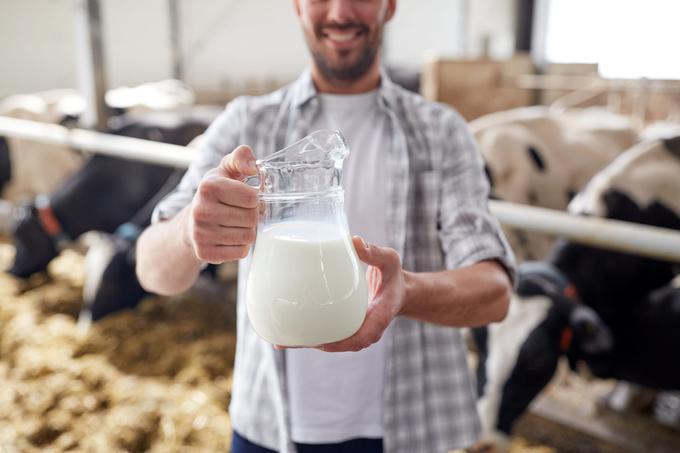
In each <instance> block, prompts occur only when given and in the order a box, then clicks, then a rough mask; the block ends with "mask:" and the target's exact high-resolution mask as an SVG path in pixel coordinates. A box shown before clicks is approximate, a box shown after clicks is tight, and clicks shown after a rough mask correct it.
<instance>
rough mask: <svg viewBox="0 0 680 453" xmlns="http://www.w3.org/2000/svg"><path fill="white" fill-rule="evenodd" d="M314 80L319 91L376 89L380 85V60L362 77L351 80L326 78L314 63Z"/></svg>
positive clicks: (339, 91) (357, 92)
mask: <svg viewBox="0 0 680 453" xmlns="http://www.w3.org/2000/svg"><path fill="white" fill-rule="evenodd" d="M312 80H313V81H314V85H315V86H316V90H317V91H318V92H319V93H328V94H359V93H366V92H368V91H371V90H375V89H376V88H378V87H379V86H380V61H379V59H378V58H376V59H375V61H374V62H373V65H372V66H371V68H370V69H369V70H368V71H367V72H366V74H364V75H363V76H361V78H359V79H356V80H351V81H342V80H335V79H333V80H331V79H328V78H326V77H325V76H324V75H323V74H322V73H321V71H320V70H319V68H318V67H317V66H316V65H315V64H313V63H312Z"/></svg>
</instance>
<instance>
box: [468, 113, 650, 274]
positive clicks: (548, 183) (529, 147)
mask: <svg viewBox="0 0 680 453" xmlns="http://www.w3.org/2000/svg"><path fill="white" fill-rule="evenodd" d="M470 130H471V131H472V133H473V135H474V137H475V140H476V141H477V143H478V145H479V150H480V153H481V155H482V157H483V158H484V162H485V164H486V173H487V176H488V178H489V182H490V184H491V189H492V197H493V198H495V199H499V200H504V201H509V202H514V203H522V204H528V205H533V206H538V207H543V208H549V209H559V210H564V209H565V208H566V207H567V204H568V203H569V201H570V200H571V198H572V197H573V195H575V194H576V193H577V192H579V191H580V190H581V189H583V187H585V185H586V183H587V182H588V181H589V180H590V178H592V176H593V175H595V173H597V172H598V171H600V170H601V169H603V168H604V167H605V166H606V165H607V164H609V162H611V161H612V160H613V159H615V158H616V157H617V156H618V155H619V154H620V153H622V152H623V151H625V150H626V149H628V148H630V147H631V146H633V145H634V144H635V143H636V142H637V139H638V137H637V133H636V132H635V130H634V128H633V126H632V124H631V123H630V121H629V120H627V119H626V118H623V117H621V116H619V115H615V114H613V113H609V112H606V111H603V110H601V109H574V110H570V111H567V112H564V113H561V114H555V113H554V112H552V111H551V110H550V109H549V108H547V107H542V106H536V107H525V108H518V109H513V110H507V111H503V112H496V113H491V114H489V115H485V116H483V117H481V118H478V119H476V120H474V121H472V122H471V123H470ZM505 232H506V236H507V238H508V240H509V242H510V244H511V246H512V248H513V250H514V251H515V255H516V256H517V259H518V261H524V260H536V259H542V258H544V257H545V255H546V253H547V252H548V250H549V249H550V247H551V246H552V243H553V240H552V238H550V237H547V236H543V235H540V234H535V233H532V234H529V233H526V232H524V231H521V230H517V229H512V228H505Z"/></svg>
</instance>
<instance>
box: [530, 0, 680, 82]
mask: <svg viewBox="0 0 680 453" xmlns="http://www.w3.org/2000/svg"><path fill="white" fill-rule="evenodd" d="M540 1H541V0H539V2H540ZM542 2H543V3H542V4H541V5H539V7H542V8H543V14H540V15H539V16H538V18H537V19H538V20H539V21H541V20H542V21H544V23H543V24H540V25H543V27H540V26H539V29H542V30H544V31H543V32H542V33H541V32H539V33H538V36H537V38H538V39H539V40H541V39H542V40H543V42H542V43H541V44H542V46H538V47H539V49H540V50H539V55H538V57H539V59H540V60H542V61H547V62H556V63H598V64H599V70H600V74H601V75H602V76H603V77H608V78H639V77H647V78H653V79H680V49H679V45H678V43H679V42H680V29H679V28H678V26H677V24H678V20H679V18H680V1H678V0H542ZM541 35H542V36H541Z"/></svg>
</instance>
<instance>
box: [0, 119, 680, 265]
mask: <svg viewBox="0 0 680 453" xmlns="http://www.w3.org/2000/svg"><path fill="white" fill-rule="evenodd" d="M0 134H2V135H6V136H13V137H17V138H23V139H26V140H35V141H39V142H44V143H52V144H57V145H66V146H69V147H72V148H74V149H81V150H86V151H89V152H93V153H101V154H107V155H111V156H116V157H120V158H124V159H132V160H138V161H143V162H148V163H153V164H159V165H167V166H171V167H175V168H186V167H187V166H188V165H189V163H190V162H191V160H192V157H193V153H192V152H189V151H188V149H187V148H186V147H183V146H177V145H168V144H165V143H158V142H153V141H149V140H141V139H136V138H129V137H122V136H118V135H111V134H103V133H99V132H92V131H87V130H82V129H68V128H66V127H63V126H59V125H55V124H47V123H40V122H35V121H27V120H19V119H15V118H8V117H3V116H0ZM490 208H491V211H492V213H493V214H494V215H495V216H496V218H498V220H499V221H500V222H501V223H503V224H504V225H506V226H510V227H513V228H519V229H523V230H527V231H533V232H537V233H544V234H550V235H554V236H562V237H565V238H568V239H570V240H573V241H574V242H579V243H584V244H588V245H592V246H597V247H602V248H608V249H612V250H617V251H621V252H627V253H634V254H638V255H642V256H648V257H652V258H658V259H663V260H668V261H678V262H680V232H678V231H675V230H670V229H666V228H658V227H652V226H646V225H640V224H635V223H630V222H621V221H617V220H610V219H602V218H593V217H583V216H577V215H573V214H569V213H566V212H562V211H556V210H552V209H544V208H537V207H533V206H527V205H522V204H517V203H508V202H501V201H491V202H490Z"/></svg>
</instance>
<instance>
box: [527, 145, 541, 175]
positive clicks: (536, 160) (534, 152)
mask: <svg viewBox="0 0 680 453" xmlns="http://www.w3.org/2000/svg"><path fill="white" fill-rule="evenodd" d="M527 154H528V155H529V160H531V162H533V164H534V166H535V167H536V169H537V170H539V171H545V161H544V160H543V157H542V156H541V153H540V151H539V150H538V149H536V148H535V147H533V146H529V147H527Z"/></svg>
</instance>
